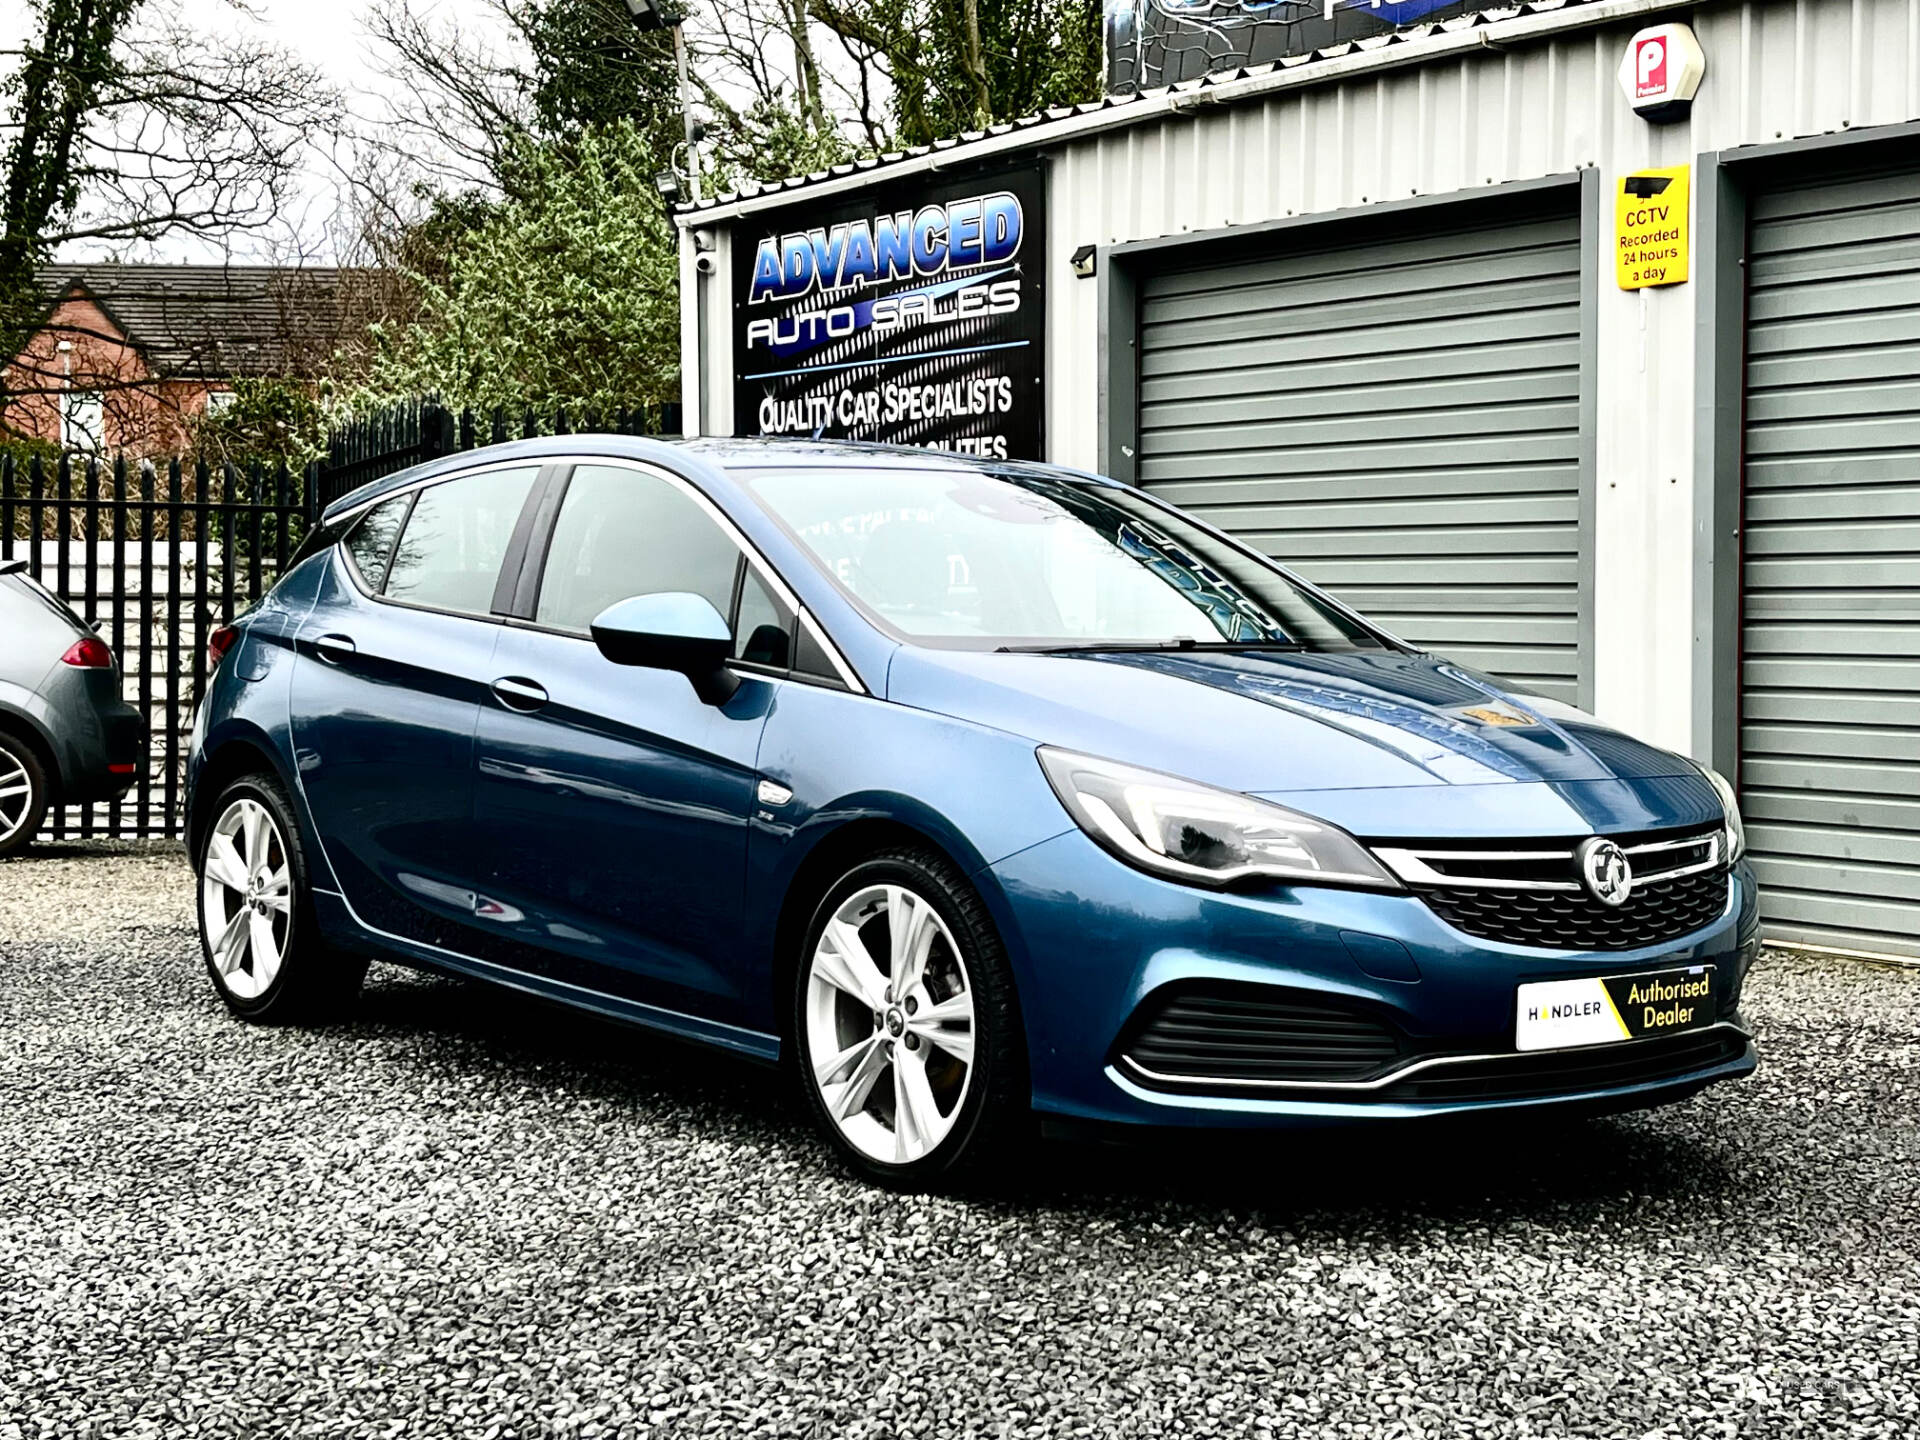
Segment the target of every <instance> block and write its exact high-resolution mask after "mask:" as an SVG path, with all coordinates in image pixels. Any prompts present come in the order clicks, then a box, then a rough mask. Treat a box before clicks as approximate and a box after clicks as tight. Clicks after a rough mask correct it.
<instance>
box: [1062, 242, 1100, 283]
mask: <svg viewBox="0 0 1920 1440" xmlns="http://www.w3.org/2000/svg"><path fill="white" fill-rule="evenodd" d="M1067 263H1068V264H1069V265H1071V266H1072V267H1073V273H1074V274H1075V275H1076V276H1078V277H1079V278H1080V279H1082V280H1090V279H1092V278H1093V273H1094V271H1095V270H1097V269H1098V268H1099V266H1100V252H1099V250H1097V249H1096V248H1095V247H1094V246H1092V245H1082V246H1081V247H1080V248H1079V249H1078V250H1076V251H1074V252H1073V254H1072V255H1071V256H1070V257H1069V258H1068V260H1067Z"/></svg>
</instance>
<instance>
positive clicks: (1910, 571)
mask: <svg viewBox="0 0 1920 1440" xmlns="http://www.w3.org/2000/svg"><path fill="white" fill-rule="evenodd" d="M1748 273H1749V282H1748V283H1749V290H1748V301H1747V303H1748V328H1747V432H1746V453H1747V464H1746V496H1745V510H1746V522H1745V541H1744V549H1745V563H1744V584H1745V596H1744V606H1743V610H1744V633H1743V636H1742V642H1743V643H1742V649H1743V659H1742V666H1741V686H1742V693H1741V731H1740V749H1741V765H1740V769H1741V788H1742V791H1743V803H1744V806H1745V812H1746V815H1747V820H1748V826H1749V835H1750V837H1751V846H1752V851H1753V855H1754V868H1755V871H1756V872H1757V874H1758V875H1759V878H1760V882H1761V885H1762V887H1763V908H1764V912H1765V914H1766V916H1767V919H1768V922H1769V926H1770V928H1771V929H1772V931H1773V933H1775V934H1778V935H1781V936H1785V937H1788V938H1795V939H1800V940H1805V941H1813V942H1828V943H1833V944H1837V945H1841V946H1844V947H1849V948H1859V949H1866V950H1872V951H1877V952H1883V953H1892V954H1905V955H1914V956H1920V166H1917V167H1916V168H1914V169H1909V170H1906V171H1904V172H1898V173H1893V174H1880V175H1872V174H1866V175H1855V176H1839V177H1832V178H1827V179H1823V180H1822V181H1820V182H1817V183H1809V184H1802V185H1797V186H1793V187H1789V188H1782V189H1779V190H1775V191H1772V192H1769V193H1763V194H1760V195H1757V196H1755V197H1754V198H1753V199H1752V201H1751V204H1750V230H1749V250H1748Z"/></svg>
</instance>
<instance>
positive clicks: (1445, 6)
mask: <svg viewBox="0 0 1920 1440" xmlns="http://www.w3.org/2000/svg"><path fill="white" fill-rule="evenodd" d="M1487 8H1489V6H1488V0H1106V19H1105V32H1106V50H1107V93H1108V94H1111V95H1128V94H1132V93H1134V92H1135V91H1138V90H1151V89H1153V88H1155V87H1156V86H1160V85H1172V84H1175V83H1177V82H1179V81H1182V80H1197V79H1199V78H1200V77H1201V76H1202V75H1207V74H1211V73H1213V72H1214V71H1218V70H1240V69H1243V68H1245V67H1246V66H1249V65H1265V64H1268V63H1269V62H1271V61H1274V60H1283V59H1287V58H1289V57H1291V56H1295V55H1309V54H1311V53H1312V52H1314V51H1315V50H1322V49H1325V48H1326V47H1327V46H1329V45H1338V44H1340V43H1342V42H1344V41H1348V40H1364V39H1366V38H1367V37H1368V36H1370V35H1384V34H1387V33H1388V32H1390V31H1394V30H1404V29H1406V28H1408V27H1409V26H1413V25H1428V24H1432V23H1433V22H1435V21H1438V20H1451V19H1452V18H1453V17H1455V16H1456V15H1466V14H1469V13H1471V12H1472V11H1475V10H1485V9H1487Z"/></svg>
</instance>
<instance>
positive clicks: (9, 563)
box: [0, 560, 27, 575]
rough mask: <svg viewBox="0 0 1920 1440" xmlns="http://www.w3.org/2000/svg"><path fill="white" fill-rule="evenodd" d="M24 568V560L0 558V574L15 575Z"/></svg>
mask: <svg viewBox="0 0 1920 1440" xmlns="http://www.w3.org/2000/svg"><path fill="white" fill-rule="evenodd" d="M26 568H27V562H26V561H24V560H0V575H17V574H19V573H20V572H21V571H22V570H24V569H26Z"/></svg>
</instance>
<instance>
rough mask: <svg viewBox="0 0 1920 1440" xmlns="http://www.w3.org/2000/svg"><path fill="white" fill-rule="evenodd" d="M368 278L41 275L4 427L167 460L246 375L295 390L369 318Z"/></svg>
mask: <svg viewBox="0 0 1920 1440" xmlns="http://www.w3.org/2000/svg"><path fill="white" fill-rule="evenodd" d="M377 276H378V272H374V271H366V270H340V269H334V268H321V267H286V266H269V265H122V264H113V263H104V264H75V265H50V266H47V267H45V268H44V269H43V270H42V271H41V274H40V281H41V285H42V288H43V289H44V291H45V292H46V295H47V299H48V309H47V313H46V318H45V320H44V321H43V322H42V324H41V327H40V329H39V330H38V331H37V332H36V333H35V334H34V336H33V337H32V339H30V340H29V341H28V342H27V344H26V345H25V347H24V348H23V349H22V350H21V351H20V353H19V354H18V355H16V356H15V357H14V358H13V360H12V361H11V362H10V363H9V365H8V367H7V372H6V396H5V402H4V403H5V409H4V413H3V414H0V419H3V420H4V425H5V428H6V429H7V430H9V431H11V432H12V433H13V434H14V435H16V436H22V437H28V438H32V439H37V440H44V441H47V442H50V443H53V444H57V445H60V446H62V447H63V448H66V449H72V450H100V451H130V452H135V453H163V452H170V451H175V450H178V449H180V448H181V447H182V445H183V443H184V442H185V440H186V438H187V433H188V430H187V427H188V424H189V422H190V420H191V418H192V417H193V416H194V415H196V414H198V413H200V412H202V411H204V410H206V409H208V408H210V407H211V408H218V407H219V406H220V405H222V404H224V403H226V400H225V399H223V397H231V395H232V394H233V382H234V381H235V380H236V379H244V378H256V377H258V378H291V379H305V378H309V377H312V376H315V375H317V374H319V373H320V372H321V370H322V368H323V366H324V364H325V361H326V360H327V358H328V357H329V356H330V355H331V354H332V353H333V351H334V350H335V349H336V348H337V347H338V346H339V345H340V344H341V342H342V341H343V340H344V339H345V338H346V337H347V336H348V334H349V333H350V332H351V331H353V330H354V329H355V328H356V327H359V326H364V323H365V320H366V318H367V315H368V314H369V305H368V302H369V301H370V300H371V298H372V297H373V295H374V293H375V290H376V285H375V281H376V279H377Z"/></svg>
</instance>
